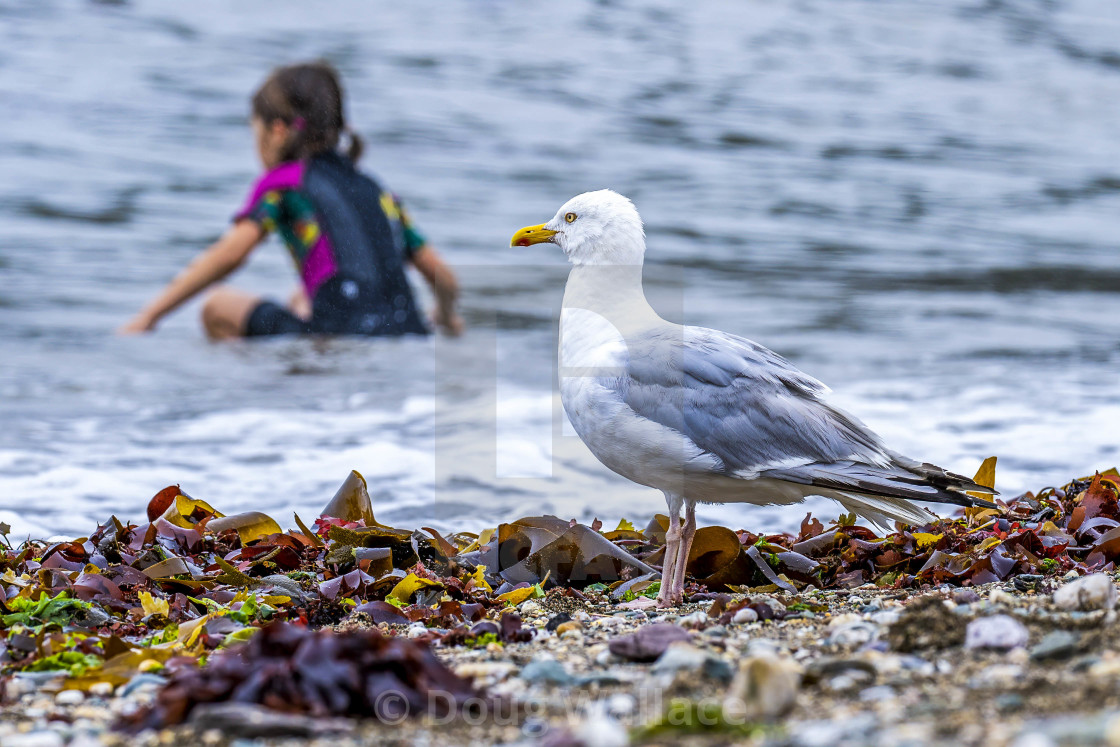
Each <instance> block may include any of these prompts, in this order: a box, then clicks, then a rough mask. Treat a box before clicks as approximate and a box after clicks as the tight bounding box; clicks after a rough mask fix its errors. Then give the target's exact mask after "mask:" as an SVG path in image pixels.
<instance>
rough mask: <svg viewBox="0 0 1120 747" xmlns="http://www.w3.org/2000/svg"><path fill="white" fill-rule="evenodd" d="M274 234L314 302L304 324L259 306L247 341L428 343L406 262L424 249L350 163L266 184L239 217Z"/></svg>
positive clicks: (391, 201) (326, 161)
mask: <svg viewBox="0 0 1120 747" xmlns="http://www.w3.org/2000/svg"><path fill="white" fill-rule="evenodd" d="M234 220H235V221H238V220H252V221H255V222H256V223H257V224H259V225H260V227H261V228H262V229H263V230H264V231H265V232H272V231H277V232H278V233H279V234H280V237H281V238H282V239H283V240H284V244H285V245H286V246H287V247H288V251H289V252H290V253H291V255H292V259H293V260H294V261H295V264H296V269H297V270H298V271H299V274H300V278H301V279H302V281H303V286H304V288H305V290H306V291H307V296H308V298H310V299H311V305H312V317H311V320H310V321H304V320H302V319H299V318H298V317H296V316H295V315H293V314H292V313H291V312H290V311H288V310H287V309H286V308H284V307H283V306H281V305H279V304H276V303H273V302H272V301H262V302H261V303H260V304H259V305H258V306H257V307H256V308H255V309H254V310H253V312H252V313H251V314H250V317H249V325H248V330H247V334H248V335H250V336H255V335H273V334H301V333H303V334H306V333H319V334H360V335H401V334H408V333H415V334H426V333H427V332H428V329H427V327H426V326H425V325H424V322H423V321H422V319H421V316H420V313H419V310H418V308H417V305H416V300H415V299H414V298H413V295H412V289H411V288H410V286H409V284H408V279H407V278H406V277H405V266H404V265H405V261H406V260H407V259H408V258H409V257H411V256H412V255H413V254H415V253H416V252H417V251H418V250H419V249H420V247H422V246H423V245H424V238H423V237H422V236H421V235H420V234H419V233H418V232H417V231H416V230H415V229H414V228H413V227H412V225H411V223H410V222H409V220H408V216H407V215H406V214H405V212H404V211H403V209H402V208H401V205H400V201H399V200H398V199H397V198H396V197H395V196H394V195H392V194H390V193H388V192H385V191H383V190H382V189H381V187H380V186H378V184H377V182H375V181H374V180H373V179H371V178H370V177H369V176H367V175H365V174H363V173H361V172H360V171H358V170H357V169H356V168H355V167H354V164H353V163H352V162H351V161H350V159H348V158H346V157H345V156H343V155H341V154H339V153H335V152H333V151H332V152H329V153H322V154H319V155H317V156H314V157H313V158H310V159H308V160H306V161H294V162H290V163H284V164H281V165H279V166H277V167H276V168H274V169H272V170H271V171H269V172H268V173H266V174H265V175H264V176H262V177H261V178H260V179H259V180H258V181H257V183H256V184H255V185H254V187H253V191H252V193H251V194H250V196H249V199H248V201H247V202H246V204H245V207H244V208H243V209H242V210H240V211H239V212H238V213H237V215H236V216H235V217H234Z"/></svg>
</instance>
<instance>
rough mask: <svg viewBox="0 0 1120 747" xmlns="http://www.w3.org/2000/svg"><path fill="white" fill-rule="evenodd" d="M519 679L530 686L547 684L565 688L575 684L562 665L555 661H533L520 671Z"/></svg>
mask: <svg viewBox="0 0 1120 747" xmlns="http://www.w3.org/2000/svg"><path fill="white" fill-rule="evenodd" d="M521 679H523V680H525V681H526V682H528V683H530V684H537V683H548V684H552V685H561V686H565V687H566V686H569V685H571V684H573V683H574V682H575V678H574V677H572V675H570V674H568V670H566V669H564V665H563V664H561V663H560V662H558V661H556V660H555V659H534V660H533V661H531V662H529V663H528V664H526V665H525V666H524V667H523V668H522V669H521Z"/></svg>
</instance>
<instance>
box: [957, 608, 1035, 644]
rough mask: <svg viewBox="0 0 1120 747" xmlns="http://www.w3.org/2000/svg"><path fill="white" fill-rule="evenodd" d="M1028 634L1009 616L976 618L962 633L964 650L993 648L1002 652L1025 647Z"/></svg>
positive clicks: (1019, 623) (1028, 637)
mask: <svg viewBox="0 0 1120 747" xmlns="http://www.w3.org/2000/svg"><path fill="white" fill-rule="evenodd" d="M1029 639H1030V633H1029V632H1028V631H1027V629H1026V627H1024V626H1023V624H1022V623H1021V622H1019V621H1018V620H1016V619H1015V618H1013V617H1011V616H1010V615H992V616H991V617H978V618H976V619H975V620H973V621H972V622H970V623H969V624H968V627H967V628H966V629H965V632H964V647H965V648H995V649H1002V650H1004V651H1006V650H1008V649H1013V648H1019V647H1021V646H1026V645H1027V641H1028V640H1029Z"/></svg>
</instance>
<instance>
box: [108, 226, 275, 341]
mask: <svg viewBox="0 0 1120 747" xmlns="http://www.w3.org/2000/svg"><path fill="white" fill-rule="evenodd" d="M263 237H264V232H263V231H262V230H261V227H260V226H259V225H258V224H257V223H256V222H255V221H251V220H242V221H238V222H237V223H235V224H234V225H233V227H232V228H230V229H229V230H228V231H226V233H225V235H223V236H222V238H220V239H218V240H217V241H215V242H214V243H213V244H211V245H210V246H209V247H208V248H207V249H206V251H204V252H203V253H202V254H200V255H199V256H198V257H196V258H195V260H194V261H193V262H191V263H190V264H189V265H187V268H186V269H185V270H183V271H182V272H181V273H179V275H178V276H176V277H175V279H174V280H172V281H171V282H170V283H168V285H167V287H166V288H165V289H164V290H163V293H160V294H159V296H157V297H156V298H155V299H154V300H153V301H152V302H151V303H149V304H148V305H147V306H145V307H144V308H143V309H142V310H141V311H140V313H138V314H137V315H136V316H134V317H133V318H132V319H131V320H129V321H128V323H126V324H125V325H124V326H122V327H121V328H120V329H119V330H117V331H118V332H119V333H120V334H125V335H129V334H136V333H139V332H149V331H151V330H153V329H155V328H156V324H158V323H159V320H160V319H162V318H163V317H164V316H165V315H166V314H168V313H170V312H171V311H173V310H174V309H176V308H177V307H179V306H180V305H182V304H183V303H185V302H186V301H188V300H190V299H191V298H192V297H193V296H195V295H196V294H197V293H199V292H200V291H202V290H204V289H205V288H206V287H207V286H209V285H211V284H212V283H216V282H218V281H219V280H221V279H222V278H224V277H225V276H226V275H229V274H230V273H231V272H233V271H234V270H236V269H237V268H238V267H240V266H241V264H242V263H243V262H244V261H245V259H246V258H247V257H248V256H249V253H250V252H252V251H253V247H255V246H256V245H257V244H258V243H260V240H261V239H262V238H263Z"/></svg>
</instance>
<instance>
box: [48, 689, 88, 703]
mask: <svg viewBox="0 0 1120 747" xmlns="http://www.w3.org/2000/svg"><path fill="white" fill-rule="evenodd" d="M85 699H86V696H85V695H83V694H82V691H81V690H62V691H60V692H59V693H58V695H56V696H54V702H55V703H57V704H58V705H78V704H79V703H81V702H82V701H83V700H85Z"/></svg>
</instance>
